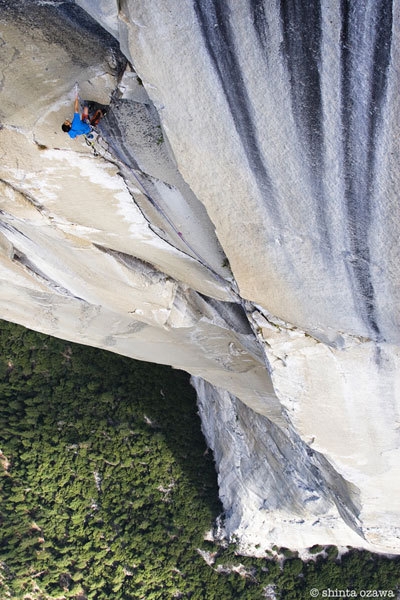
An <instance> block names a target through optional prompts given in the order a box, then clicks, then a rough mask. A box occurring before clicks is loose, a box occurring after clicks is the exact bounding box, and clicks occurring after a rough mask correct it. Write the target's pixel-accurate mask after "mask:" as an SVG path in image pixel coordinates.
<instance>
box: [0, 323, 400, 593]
mask: <svg viewBox="0 0 400 600" xmlns="http://www.w3.org/2000/svg"><path fill="white" fill-rule="evenodd" d="M221 512H222V507H221V505H220V502H219V499H218V489H217V480H216V473H215V467H214V463H213V458H212V453H211V452H210V451H209V450H208V449H207V448H206V445H205V441H204V438H203V435H202V433H201V427H200V421H199V417H198V415H197V407H196V398H195V392H194V390H193V388H192V387H191V386H190V382H189V377H188V375H187V374H186V373H183V372H181V371H176V370H174V369H172V368H170V367H165V366H160V365H154V364H149V363H143V362H139V361H135V360H132V359H128V358H126V357H122V356H118V355H115V354H112V353H109V352H106V351H102V350H98V349H94V348H91V347H87V346H82V345H77V344H71V343H69V342H66V341H62V340H59V339H55V338H51V337H49V336H46V335H42V334H39V333H35V332H33V331H29V330H27V329H24V328H23V327H20V326H18V325H14V324H11V323H7V322H4V321H0V528H1V529H0V531H1V546H0V589H1V590H2V595H1V598H2V599H3V598H4V599H5V598H11V599H18V598H25V599H26V600H50V599H56V598H57V599H61V598H63V599H64V598H72V599H75V600H92V599H93V600H103V599H104V600H105V599H113V600H129V599H144V600H151V599H161V600H164V599H169V598H171V599H172V598H192V599H193V600H199V599H204V600H212V599H213V598H215V599H217V598H218V600H224V599H226V600H231V599H232V598H243V599H252V598H254V599H256V598H267V597H271V598H272V597H276V598H288V599H298V598H303V597H309V590H311V589H318V590H323V589H327V588H341V589H346V588H348V589H350V590H361V589H369V590H382V589H385V590H387V591H391V592H392V593H393V594H395V591H396V590H397V589H398V585H399V581H400V576H399V572H400V562H399V559H397V558H396V559H393V560H390V559H389V558H387V557H383V556H377V555H373V554H371V553H369V552H360V551H357V550H351V551H349V552H348V553H347V554H345V555H344V556H343V557H342V558H341V560H340V561H339V560H338V559H337V550H336V548H333V547H331V548H323V547H321V548H315V549H314V552H315V560H312V561H309V562H307V563H303V562H302V561H301V560H300V559H299V558H298V556H297V553H295V552H290V551H285V550H282V549H281V551H280V553H279V554H280V558H281V560H279V561H277V560H274V559H273V558H271V559H254V558H251V557H244V556H240V555H239V554H238V552H237V549H236V546H235V545H234V544H222V545H221V544H216V543H214V542H211V541H207V540H206V539H205V534H206V532H207V531H210V530H211V529H212V528H213V525H214V523H215V519H216V518H217V516H218V515H219V514H220V513H221ZM269 594H273V595H272V596H269ZM371 597H374V596H371ZM387 597H395V596H394V595H393V596H390V595H387Z"/></svg>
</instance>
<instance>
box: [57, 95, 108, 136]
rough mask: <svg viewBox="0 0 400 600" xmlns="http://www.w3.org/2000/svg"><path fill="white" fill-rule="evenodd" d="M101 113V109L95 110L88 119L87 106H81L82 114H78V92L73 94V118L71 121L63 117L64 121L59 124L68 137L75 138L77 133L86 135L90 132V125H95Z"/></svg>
mask: <svg viewBox="0 0 400 600" xmlns="http://www.w3.org/2000/svg"><path fill="white" fill-rule="evenodd" d="M102 116H103V113H102V111H101V110H96V112H95V114H94V115H93V117H92V118H91V119H89V108H88V107H87V106H84V107H83V111H82V115H80V114H79V97H78V94H77V95H76V96H75V103H74V118H73V119H72V121H70V120H69V119H65V121H64V123H63V124H62V125H61V129H62V130H63V131H65V133H68V135H69V137H71V138H72V139H74V138H76V137H77V136H78V135H86V134H88V133H90V132H91V130H92V127H95V126H96V125H97V124H98V122H99V121H100V119H101V117H102Z"/></svg>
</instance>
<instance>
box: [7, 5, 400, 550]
mask: <svg viewBox="0 0 400 600" xmlns="http://www.w3.org/2000/svg"><path fill="white" fill-rule="evenodd" d="M398 12H399V7H398V5H397V3H395V2H393V3H388V2H384V1H383V0H382V1H381V0H379V1H377V0H367V2H366V3H363V6H362V7H361V6H358V5H357V6H356V3H354V4H350V3H346V2H339V1H338V2H325V1H324V0H320V1H316V0H315V1H313V2H307V3H303V2H296V1H295V0H292V1H290V2H276V3H275V2H274V3H270V2H266V1H265V2H264V1H263V0H247V1H245V2H240V3H238V2H234V1H232V0H231V1H229V0H226V1H223V2H222V1H221V0H201V1H200V0H191V1H189V2H185V3H182V2H179V1H178V0H170V1H169V2H168V3H166V2H163V1H162V0H154V2H152V3H147V2H130V1H129V0H124V1H122V2H121V1H119V2H115V1H112V0H101V1H96V2H94V1H92V0H79V1H78V0H77V1H76V2H72V1H70V2H66V1H61V0H54V1H46V2H43V1H39V0H36V1H35V0H19V1H17V2H14V3H13V4H12V6H9V3H8V2H6V1H4V0H0V28H1V29H0V35H1V40H2V42H1V45H0V53H1V57H2V61H1V62H2V67H1V83H0V121H1V129H0V138H1V148H2V161H1V165H0V211H1V213H0V217H1V220H0V250H1V254H0V316H1V317H2V318H5V319H9V320H11V321H15V322H18V323H22V324H24V325H26V326H28V327H31V328H34V329H37V330H40V331H44V332H47V333H50V334H52V335H56V336H59V337H63V338H66V339H70V340H73V341H78V342H80V343H86V344H90V345H94V346H98V347H101V348H106V349H108V350H111V351H113V352H117V353H120V354H124V355H127V356H132V357H134V358H139V359H143V360H149V361H155V362H161V363H166V364H171V365H173V366H174V367H176V368H180V369H185V370H186V371H188V372H189V373H191V374H192V375H193V376H194V377H193V382H194V385H195V387H196V389H197V392H198V398H199V408H200V413H201V416H202V422H203V429H204V433H205V436H206V438H207V440H208V443H209V445H210V446H211V447H212V448H213V450H214V453H215V459H216V464H217V468H218V472H219V481H220V494H221V499H222V501H223V504H224V508H225V524H226V531H227V533H228V534H229V535H231V536H233V535H237V536H239V539H240V540H241V543H242V547H243V549H244V550H246V551H248V552H256V550H255V548H256V546H257V547H258V550H257V552H261V553H262V552H264V551H265V550H266V549H267V548H269V547H271V546H273V545H278V546H287V547H291V548H297V549H300V548H306V547H308V546H311V545H313V544H316V543H319V544H329V543H333V544H338V545H354V546H360V547H366V548H372V549H375V550H378V551H383V552H391V553H399V552H400V527H399V517H400V514H399V508H398V506H399V498H400V467H399V465H400V429H399V418H400V416H399V413H400V402H399V388H400V376H399V373H400V369H399V367H400V364H399V362H400V352H399V341H400V335H399V316H398V309H397V305H398V300H399V273H398V271H399V266H398V265H399V261H398V239H399V224H400V219H399V208H398V203H397V201H396V200H397V196H398V187H399V186H398V176H397V169H396V166H397V163H398V159H399V136H398V122H399V119H398V116H399V115H398V114H397V113H398V111H399V108H398V102H397V96H396V90H397V88H398V83H399V82H398V69H397V64H398V60H399V57H398V53H399V30H398V23H399V19H398V17H399V15H398ZM76 81H78V83H79V87H80V95H81V98H82V99H86V100H90V101H92V102H97V103H100V104H103V105H109V109H108V112H107V115H106V117H105V118H104V119H103V120H102V122H101V124H100V126H99V128H98V131H97V133H96V134H95V135H94V138H93V139H92V140H89V145H88V144H87V143H85V140H83V139H81V138H78V139H76V140H71V139H70V138H69V137H68V136H67V135H66V134H65V133H63V132H62V131H61V128H60V124H61V122H62V121H63V120H64V119H65V118H66V117H67V116H69V115H70V113H71V110H72V104H73V90H74V85H75V82H76Z"/></svg>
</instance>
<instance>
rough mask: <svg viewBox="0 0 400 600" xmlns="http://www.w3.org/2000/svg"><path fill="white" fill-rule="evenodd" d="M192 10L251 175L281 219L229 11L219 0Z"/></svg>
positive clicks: (197, 1)
mask: <svg viewBox="0 0 400 600" xmlns="http://www.w3.org/2000/svg"><path fill="white" fill-rule="evenodd" d="M194 8H195V11H196V15H197V18H198V21H199V25H200V28H201V33H202V36H203V41H204V44H205V47H206V49H207V51H208V53H209V56H210V58H211V61H212V63H213V65H214V68H215V71H216V73H217V75H218V79H219V80H220V83H221V87H222V90H223V92H224V94H225V98H226V101H227V103H228V106H229V109H230V112H231V115H232V118H233V122H234V125H235V128H236V131H237V133H238V135H239V137H240V140H241V142H242V145H243V148H244V150H245V153H246V156H247V160H248V164H249V167H250V169H251V172H252V173H253V176H254V178H255V181H256V183H257V186H258V189H259V190H260V193H261V195H262V197H263V198H264V199H265V201H266V203H267V204H268V207H269V209H270V210H271V213H272V216H273V217H274V218H275V219H276V220H280V219H279V209H278V206H277V205H276V204H275V203H274V202H273V188H272V182H271V179H270V176H269V174H268V172H267V168H266V165H265V163H264V158H263V155H262V150H261V148H260V147H259V142H258V139H257V130H256V124H255V123H254V118H253V114H252V106H251V101H250V98H249V94H248V91H247V89H246V84H245V82H244V79H243V74H242V69H241V66H240V61H239V57H238V56H237V54H236V51H235V33H234V29H233V26H232V23H231V21H230V15H231V13H230V10H228V9H227V7H226V6H225V5H224V4H223V3H221V2H220V1H219V0H194ZM259 31H260V30H259Z"/></svg>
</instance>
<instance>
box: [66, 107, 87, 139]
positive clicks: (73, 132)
mask: <svg viewBox="0 0 400 600" xmlns="http://www.w3.org/2000/svg"><path fill="white" fill-rule="evenodd" d="M91 130H92V128H91V127H90V125H89V124H88V123H85V121H82V119H81V117H80V115H79V113H75V114H74V118H73V119H72V123H71V129H70V130H69V131H68V135H69V137H71V138H72V139H74V138H76V136H77V135H84V134H85V133H89V132H90V131H91Z"/></svg>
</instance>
